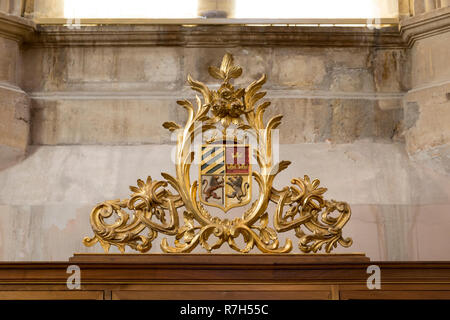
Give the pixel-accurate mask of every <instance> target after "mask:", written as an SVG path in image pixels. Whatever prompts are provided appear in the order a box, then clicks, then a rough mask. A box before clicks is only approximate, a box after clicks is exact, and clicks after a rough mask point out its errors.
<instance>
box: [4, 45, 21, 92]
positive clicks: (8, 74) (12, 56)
mask: <svg viewBox="0 0 450 320" xmlns="http://www.w3.org/2000/svg"><path fill="white" fill-rule="evenodd" d="M0 52H1V54H0V82H7V83H10V84H17V67H18V62H17V60H18V57H19V45H18V44H17V42H15V41H13V40H10V39H5V38H2V37H0Z"/></svg>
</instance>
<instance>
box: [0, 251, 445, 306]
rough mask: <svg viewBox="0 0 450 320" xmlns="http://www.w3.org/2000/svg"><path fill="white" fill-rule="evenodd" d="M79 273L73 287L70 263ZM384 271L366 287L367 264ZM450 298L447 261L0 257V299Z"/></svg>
mask: <svg viewBox="0 0 450 320" xmlns="http://www.w3.org/2000/svg"><path fill="white" fill-rule="evenodd" d="M69 265H77V266H79V267H80V270H81V290H68V288H67V287H66V281H67V277H68V276H69V274H67V267H68V266H69ZM370 265H377V266H379V267H380V270H381V289H380V290H369V289H368V288H367V285H366V282H367V278H368V277H369V274H368V273H367V267H368V266H370ZM55 298H56V299H151V300H158V299H171V300H178V299H187V300H195V299H201V300H210V299H213V300H221V299H225V300H235V299H240V300H245V299H252V300H265V299H269V300H276V299H281V300H300V299H450V262H446V261H444V262H436V261H430V262H418V261H416V262H381V261H380V262H374V261H370V260H369V258H367V257H366V256H365V255H364V254H361V253H356V254H329V255H326V254H308V255H304V254H288V255H262V254H256V255H241V254H123V255H122V254H75V255H74V256H73V257H72V258H70V259H69V261H66V262H0V299H55Z"/></svg>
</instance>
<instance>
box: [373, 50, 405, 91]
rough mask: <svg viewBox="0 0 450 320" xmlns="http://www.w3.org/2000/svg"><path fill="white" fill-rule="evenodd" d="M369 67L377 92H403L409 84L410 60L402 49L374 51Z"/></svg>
mask: <svg viewBox="0 0 450 320" xmlns="http://www.w3.org/2000/svg"><path fill="white" fill-rule="evenodd" d="M369 66H370V68H371V70H373V79H374V83H375V89H376V91H377V92H404V91H406V90H408V89H409V88H410V87H411V84H410V70H411V69H410V68H411V67H410V58H409V55H407V54H406V52H405V51H404V50H402V49H380V50H377V49H375V50H374V51H373V52H372V55H371V57H370V63H369Z"/></svg>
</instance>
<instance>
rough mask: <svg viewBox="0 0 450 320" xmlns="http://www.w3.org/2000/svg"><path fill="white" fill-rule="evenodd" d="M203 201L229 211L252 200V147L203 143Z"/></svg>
mask: <svg viewBox="0 0 450 320" xmlns="http://www.w3.org/2000/svg"><path fill="white" fill-rule="evenodd" d="M200 153H201V161H200V166H199V167H200V168H199V169H200V170H199V172H200V179H199V180H200V181H201V188H199V193H200V201H201V202H202V203H204V204H206V205H209V206H213V207H218V208H220V209H222V210H223V211H225V212H227V211H228V210H230V209H231V208H234V207H241V206H244V205H246V204H248V203H249V202H250V199H251V191H252V190H251V182H252V181H251V180H252V179H251V164H250V148H249V146H248V145H245V144H237V143H235V142H229V143H227V142H226V141H224V143H221V144H217V143H214V144H207V145H202V146H201V150H200Z"/></svg>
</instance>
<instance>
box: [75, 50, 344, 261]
mask: <svg viewBox="0 0 450 320" xmlns="http://www.w3.org/2000/svg"><path fill="white" fill-rule="evenodd" d="M208 71H209V74H210V75H211V76H212V77H213V78H215V79H219V80H222V83H221V85H220V87H219V89H218V90H217V91H215V90H210V89H209V88H208V87H207V86H206V85H205V84H204V83H202V82H199V81H196V80H194V79H192V78H191V77H190V76H188V79H187V81H188V83H189V84H190V86H191V88H192V89H193V90H194V91H196V92H198V93H200V94H201V97H198V96H197V97H196V107H194V105H193V104H192V103H191V102H190V101H188V100H181V101H177V103H178V104H179V105H180V106H182V107H183V108H184V109H186V111H187V113H188V119H187V122H186V124H185V125H184V127H183V126H181V125H179V124H177V123H175V122H165V123H164V124H163V127H164V128H166V129H168V130H170V131H172V132H174V133H175V134H176V136H177V144H176V153H175V160H176V163H175V176H172V175H170V174H168V173H162V174H161V175H162V177H163V179H164V180H162V181H157V180H152V179H151V178H150V177H148V178H147V180H146V181H145V182H144V181H142V180H138V181H137V187H134V186H132V187H130V189H131V191H132V192H133V193H132V195H131V197H130V198H129V199H125V200H109V201H105V202H103V203H101V204H99V205H97V206H96V207H95V208H94V209H93V210H92V212H91V217H90V222H91V226H92V230H93V232H94V236H93V237H92V238H89V237H86V238H84V240H83V242H84V244H85V245H86V246H92V245H94V244H95V243H97V242H99V243H100V245H101V246H102V247H103V249H104V250H105V252H108V251H109V249H110V246H111V245H113V246H116V247H117V248H118V249H119V250H120V251H121V252H124V251H125V246H129V247H131V248H132V249H134V250H137V251H140V252H147V251H148V250H150V248H151V245H152V241H153V240H155V238H156V237H157V235H158V233H162V234H165V235H168V236H174V239H173V245H171V244H170V243H169V241H168V239H167V238H164V239H162V241H161V249H162V250H163V252H167V253H181V252H191V251H192V250H193V249H195V248H196V247H197V246H199V245H200V246H201V247H202V248H204V249H205V250H206V251H208V252H209V251H213V250H215V249H218V248H220V247H221V246H222V245H224V244H228V245H229V246H230V248H232V249H233V250H236V251H238V252H241V253H247V252H250V251H251V250H252V249H253V248H254V247H255V246H256V247H257V248H258V249H259V250H260V251H262V252H264V253H287V252H290V251H291V250H292V241H291V240H290V239H288V240H286V242H285V243H284V244H280V242H279V240H278V233H281V232H286V231H290V230H294V232H295V235H296V236H297V237H298V238H299V243H298V247H299V249H300V250H301V251H302V252H305V253H308V252H314V253H315V252H318V251H320V250H325V251H326V252H327V253H328V252H330V251H331V250H332V249H334V248H335V247H337V245H338V244H340V245H341V246H343V247H349V246H351V244H352V239H351V238H344V237H343V236H342V228H343V227H344V225H345V224H346V223H347V221H348V220H349V219H350V215H351V210H350V206H349V205H348V204H347V203H345V202H337V201H334V200H331V201H328V200H325V199H324V197H323V195H324V193H325V192H326V190H327V189H326V188H322V187H319V184H320V182H319V180H313V181H311V180H310V178H309V177H308V176H306V175H305V176H304V177H303V178H296V179H292V181H291V183H292V186H287V187H284V188H283V189H281V190H276V189H275V188H273V186H272V183H273V181H274V179H275V177H276V175H277V174H278V173H279V172H281V171H282V170H285V169H287V167H288V166H289V165H290V163H291V162H290V161H280V162H279V163H274V161H273V156H272V144H273V141H272V131H273V130H274V129H276V128H277V127H278V126H279V125H280V124H281V119H282V116H281V115H277V116H274V117H272V118H271V119H269V121H268V122H267V123H264V121H263V115H264V111H265V110H266V109H267V108H268V107H269V105H270V102H268V101H265V102H260V100H261V99H262V98H263V97H264V96H265V94H266V93H265V92H261V91H260V89H261V88H262V86H263V84H264V83H265V81H266V76H265V75H263V76H262V77H261V78H260V79H258V80H256V81H254V82H252V83H251V84H250V85H249V86H248V87H247V88H245V89H242V88H238V89H236V88H235V87H234V86H233V85H232V84H231V83H230V80H232V79H234V78H237V77H239V76H240V75H241V74H242V68H241V67H239V66H236V65H234V61H233V57H232V55H231V54H229V53H227V54H226V55H225V56H224V58H223V60H222V63H221V65H220V67H214V66H213V67H209V69H208ZM199 123H201V126H199V125H198V124H199ZM231 127H234V129H235V130H242V131H244V132H245V133H248V134H250V135H252V137H254V138H255V141H256V145H255V146H252V150H251V151H252V153H253V155H254V157H255V159H256V162H257V167H258V170H248V171H246V172H248V175H247V176H245V179H247V181H249V180H248V179H253V181H254V182H255V183H256V186H257V187H258V195H257V197H256V199H253V200H252V201H251V202H250V200H249V199H248V198H247V200H248V201H242V197H243V194H244V191H243V190H241V191H242V192H241V193H236V192H234V193H232V194H231V195H229V194H228V195H227V197H231V196H233V194H234V195H236V194H239V196H238V200H239V201H238V202H235V203H234V206H241V207H242V206H244V205H245V204H246V203H249V202H250V203H251V205H249V208H248V209H246V210H245V211H244V213H243V214H242V216H241V217H238V218H234V219H232V220H230V219H226V218H223V219H221V218H219V217H216V216H213V215H211V214H210V212H209V211H208V208H207V207H209V206H210V205H211V206H214V204H209V203H208V202H207V201H204V200H203V201H201V199H200V196H199V192H203V190H202V189H201V188H202V184H203V181H200V182H198V181H193V182H191V180H190V179H191V177H190V168H191V165H192V163H193V160H194V158H195V157H194V155H195V152H194V151H192V142H193V141H194V140H195V139H194V138H195V137H196V136H197V135H203V134H204V133H207V132H209V131H214V130H215V131H217V130H219V132H221V135H222V136H220V135H219V137H217V132H215V133H214V136H213V137H212V138H210V139H209V140H207V141H206V143H207V146H209V145H210V146H213V147H212V148H211V149H214V146H215V144H214V143H217V142H220V143H221V142H222V141H225V140H226V139H227V137H228V136H227V133H226V131H227V129H228V128H231ZM234 139H235V140H236V139H237V138H236V137H234ZM217 146H219V144H218V145H217ZM235 146H237V144H236V145H235ZM217 148H218V149H220V148H225V149H221V150H225V151H226V144H225V147H223V146H222V145H220V147H217ZM236 148H237V147H236ZM242 150H245V149H242ZM211 152H213V151H211ZM241 153H242V152H241ZM241 153H239V152H236V153H233V154H232V155H233V157H235V158H236V157H242V154H241ZM214 155H215V154H214V153H213V154H212V156H211V155H209V158H213V157H214ZM224 157H225V156H224ZM209 158H208V159H206V160H208V161H209ZM206 160H205V161H206ZM224 161H226V160H224ZM207 165H209V164H207ZM214 165H215V164H214V163H213V164H212V165H211V166H214ZM224 165H225V164H224ZM220 166H221V164H219V165H218V166H217V167H216V168H219V169H218V170H219V171H220V170H221V169H220V168H221V167H220ZM234 168H241V167H234ZM227 170H228V169H227ZM239 175H241V176H242V173H238V174H236V175H235V176H233V177H232V179H231V180H229V181H232V182H234V183H236V181H238V182H239V181H246V180H245V179H242V178H239V179H237V177H239ZM201 177H202V176H201V175H200V178H201ZM219 180H220V179H218V180H217V181H219ZM210 181H212V180H210ZM220 181H221V185H218V184H217V183H216V184H215V189H214V190H217V188H223V189H224V190H225V187H226V183H225V180H220ZM229 181H228V182H227V183H228V184H229V185H230V186H231V185H232V184H231V183H230V182H229ZM246 183H248V182H246ZM232 186H233V187H238V186H237V185H236V184H234V185H232ZM219 190H220V189H219ZM236 190H237V191H239V189H236ZM247 191H249V192H250V191H251V190H248V184H247V189H245V192H247ZM211 192H212V191H211V190H210V193H209V196H208V197H207V198H206V200H207V199H208V198H209V197H210V196H211V195H212V196H213V198H220V196H219V195H218V194H217V193H211ZM223 194H224V192H223ZM222 197H224V195H222ZM247 197H248V195H247ZM241 202H242V205H241ZM270 202H273V203H274V204H275V207H276V209H275V212H274V214H273V217H272V218H273V228H272V227H270V226H269V213H268V212H267V209H268V206H269V203H270ZM216 206H217V205H216ZM234 210H236V209H234ZM225 211H226V210H225ZM129 213H132V216H131V217H130V214H129ZM111 219H115V220H114V221H112V222H109V221H108V220H111ZM180 221H181V223H180ZM240 237H242V240H243V243H244V244H243V245H240V244H238V243H237V241H236V239H237V238H240Z"/></svg>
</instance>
